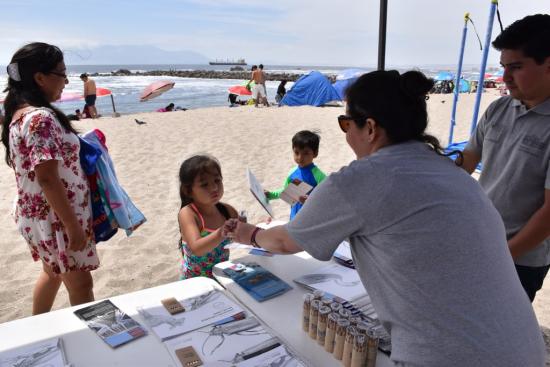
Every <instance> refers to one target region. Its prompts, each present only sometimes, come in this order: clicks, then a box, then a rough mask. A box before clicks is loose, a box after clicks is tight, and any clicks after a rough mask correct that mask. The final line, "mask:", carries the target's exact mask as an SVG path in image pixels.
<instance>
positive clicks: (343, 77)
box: [332, 69, 366, 100]
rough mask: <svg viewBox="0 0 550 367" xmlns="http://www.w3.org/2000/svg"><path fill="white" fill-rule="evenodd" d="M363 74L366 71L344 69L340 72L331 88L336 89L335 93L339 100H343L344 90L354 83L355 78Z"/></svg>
mask: <svg viewBox="0 0 550 367" xmlns="http://www.w3.org/2000/svg"><path fill="white" fill-rule="evenodd" d="M365 73H366V71H365V70H361V69H346V70H342V71H341V72H340V74H338V75H337V76H336V81H335V82H334V84H332V86H333V87H334V89H336V93H338V96H339V97H340V99H341V100H344V98H345V94H346V90H347V89H348V88H349V86H350V85H352V84H353V83H355V81H356V80H357V78H359V77H360V76H361V75H363V74H365Z"/></svg>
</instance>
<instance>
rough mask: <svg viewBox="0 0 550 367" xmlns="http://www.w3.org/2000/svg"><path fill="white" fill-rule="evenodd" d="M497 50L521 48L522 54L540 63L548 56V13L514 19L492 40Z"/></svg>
mask: <svg viewBox="0 0 550 367" xmlns="http://www.w3.org/2000/svg"><path fill="white" fill-rule="evenodd" d="M493 47H494V48H496V49H497V50H498V51H501V50H503V49H508V50H521V51H522V52H523V54H524V55H525V56H527V57H530V58H532V59H534V60H535V62H536V63H537V64H539V65H540V64H542V63H543V62H544V60H546V58H548V57H550V15H548V14H535V15H529V16H526V17H525V18H523V19H520V20H516V21H515V22H514V23H512V24H511V25H510V26H508V27H507V28H506V29H505V30H504V31H502V33H500V34H499V35H498V37H497V38H496V39H495V40H494V41H493Z"/></svg>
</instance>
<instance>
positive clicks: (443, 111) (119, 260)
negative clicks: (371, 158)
mask: <svg viewBox="0 0 550 367" xmlns="http://www.w3.org/2000/svg"><path fill="white" fill-rule="evenodd" d="M495 98H497V95H496V93H494V92H489V93H486V94H485V96H484V98H483V101H482V105H481V112H480V115H481V114H482V112H483V111H484V110H485V108H486V106H487V105H488V104H489V103H490V102H491V101H493V100H494V99H495ZM452 99H453V96H452V95H432V96H431V98H430V99H429V101H428V103H429V112H430V124H429V132H431V133H432V134H434V135H436V136H437V137H438V138H440V139H441V141H442V143H443V144H444V145H445V144H446V143H447V138H448V131H449V120H450V115H451V107H452ZM474 99H475V95H473V94H471V95H461V99H460V103H459V107H458V113H457V127H456V129H455V141H464V140H466V139H467V137H468V135H469V130H470V121H471V116H472V111H473V106H474ZM100 112H103V113H105V111H100ZM342 113H344V109H343V108H341V107H330V108H328V107H327V108H315V107H283V108H276V107H271V108H256V109H255V108H253V107H239V108H227V107H219V108H205V109H196V110H189V111H185V112H181V111H178V112H171V113H142V114H136V115H125V116H122V117H119V118H110V117H102V118H100V119H97V120H93V121H92V120H85V121H79V122H77V123H76V124H75V126H76V127H77V129H78V130H79V131H81V132H85V131H88V130H90V129H93V128H99V129H101V130H102V131H103V132H104V133H105V135H106V136H107V145H108V147H109V149H110V153H111V157H112V158H113V161H114V162H115V165H116V169H117V174H118V178H119V180H120V182H121V183H122V185H123V187H124V188H125V190H126V191H127V192H128V194H129V195H130V197H131V198H132V199H133V201H134V203H135V204H136V205H137V207H138V208H140V210H141V211H142V212H143V213H144V214H145V216H146V217H147V219H148V221H147V223H146V224H145V225H143V226H142V227H141V228H139V229H138V230H137V231H136V232H135V233H134V234H133V235H132V236H131V237H126V235H125V234H124V232H123V231H119V233H118V234H117V235H116V236H115V237H114V238H112V239H111V240H110V241H109V242H107V243H101V244H100V245H98V248H99V253H100V259H101V262H102V264H101V268H100V269H99V270H97V271H95V272H94V273H93V274H94V281H95V287H94V290H95V295H96V298H97V299H101V298H107V297H111V296H114V295H118V294H122V293H126V292H131V291H135V290H138V289H142V288H147V287H152V286H156V285H159V284H163V283H167V282H172V281H175V280H177V279H178V266H179V260H180V257H179V256H180V255H179V252H178V249H177V243H178V238H179V234H178V225H177V220H176V215H177V212H178V209H179V206H180V202H179V196H178V178H177V173H178V169H179V165H180V163H181V162H182V161H183V160H184V159H185V158H186V157H188V156H190V155H192V154H196V153H208V154H211V155H214V156H215V157H217V158H218V160H219V161H220V163H221V167H222V171H223V176H224V184H225V194H224V197H223V199H222V200H223V201H224V202H227V203H230V204H231V205H233V206H234V207H235V208H237V209H238V210H240V209H245V210H247V211H248V216H249V221H251V222H258V221H261V220H263V219H264V218H266V214H265V213H264V211H263V210H262V208H261V207H260V205H259V204H258V203H257V202H256V201H255V199H254V198H253V197H252V195H251V194H250V192H249V189H248V185H247V181H246V176H245V169H246V167H250V168H251V169H252V171H253V172H254V173H255V175H256V176H257V177H258V179H259V180H261V181H262V183H263V185H264V187H265V188H268V189H273V188H276V187H278V186H280V185H281V184H282V182H283V180H284V178H285V177H286V174H287V172H288V170H289V169H290V168H291V167H292V166H293V165H294V162H293V160H292V153H291V143H290V141H291V137H292V135H293V134H294V133H295V132H297V131H298V130H302V129H313V130H316V131H318V132H320V134H321V146H320V151H319V156H318V158H317V159H316V161H315V162H316V164H317V165H318V166H319V167H320V168H321V169H322V170H324V171H325V172H326V173H330V172H334V171H336V170H338V169H339V168H340V167H342V166H344V165H347V164H348V163H349V162H350V161H351V160H353V159H354V155H353V152H352V150H351V149H350V148H349V147H348V145H347V144H346V142H345V137H344V134H343V133H342V132H341V131H340V129H339V127H338V123H337V121H336V117H337V116H338V115H339V114H342ZM136 118H137V119H139V120H142V121H145V122H146V124H143V125H138V124H136V123H135V121H134V119H136ZM0 153H1V155H2V159H3V156H4V150H3V147H2V149H0ZM0 192H2V195H1V198H0V226H1V227H2V236H1V238H0V252H1V253H2V257H1V258H0V322H6V321H10V320H14V319H17V318H22V317H27V316H30V315H31V302H32V289H33V285H34V282H35V280H36V278H37V275H38V273H39V271H40V269H41V265H40V263H35V262H33V261H32V259H31V256H30V253H29V250H28V248H27V245H26V243H25V242H24V241H23V238H22V237H21V236H20V235H19V233H18V232H17V230H16V227H15V224H14V221H13V219H12V217H11V214H10V213H11V208H12V203H13V198H14V196H15V194H16V189H15V179H14V176H13V172H12V170H11V169H10V168H9V167H7V166H6V165H5V164H2V166H1V167H0ZM273 208H274V211H275V214H276V218H277V219H287V218H288V214H289V207H288V206H287V205H286V204H285V203H284V202H282V201H280V200H278V201H274V202H273ZM549 284H550V283H549V282H547V283H546V285H545V288H544V289H543V290H542V291H541V292H539V293H538V295H537V299H536V301H535V303H534V308H535V311H536V314H537V317H538V320H539V322H540V324H541V326H542V327H543V328H547V327H550V285H549ZM67 306H69V302H68V298H67V294H66V292H65V291H64V290H61V292H60V294H59V295H58V297H57V299H56V302H55V304H54V309H59V308H63V307H67Z"/></svg>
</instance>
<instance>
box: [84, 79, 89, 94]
mask: <svg viewBox="0 0 550 367" xmlns="http://www.w3.org/2000/svg"><path fill="white" fill-rule="evenodd" d="M87 95H88V82H84V96H87Z"/></svg>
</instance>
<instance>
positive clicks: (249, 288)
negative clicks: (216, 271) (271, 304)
mask: <svg viewBox="0 0 550 367" xmlns="http://www.w3.org/2000/svg"><path fill="white" fill-rule="evenodd" d="M223 272H224V273H225V274H226V275H228V276H229V277H230V278H231V279H233V281H235V283H237V284H238V285H240V286H241V287H242V288H243V289H244V290H245V291H246V292H247V293H248V294H250V296H252V298H254V299H255V300H256V301H258V302H263V301H265V300H268V299H271V298H273V297H277V296H278V295H281V294H283V293H285V292H287V291H289V290H291V289H292V287H291V286H290V285H288V284H287V283H286V282H284V281H283V280H281V279H280V278H278V277H277V276H275V275H274V274H273V273H271V272H270V271H268V270H266V269H264V268H263V267H261V266H260V265H258V264H256V263H247V264H239V263H237V264H233V265H232V266H230V267H228V268H225V269H224V270H223Z"/></svg>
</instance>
